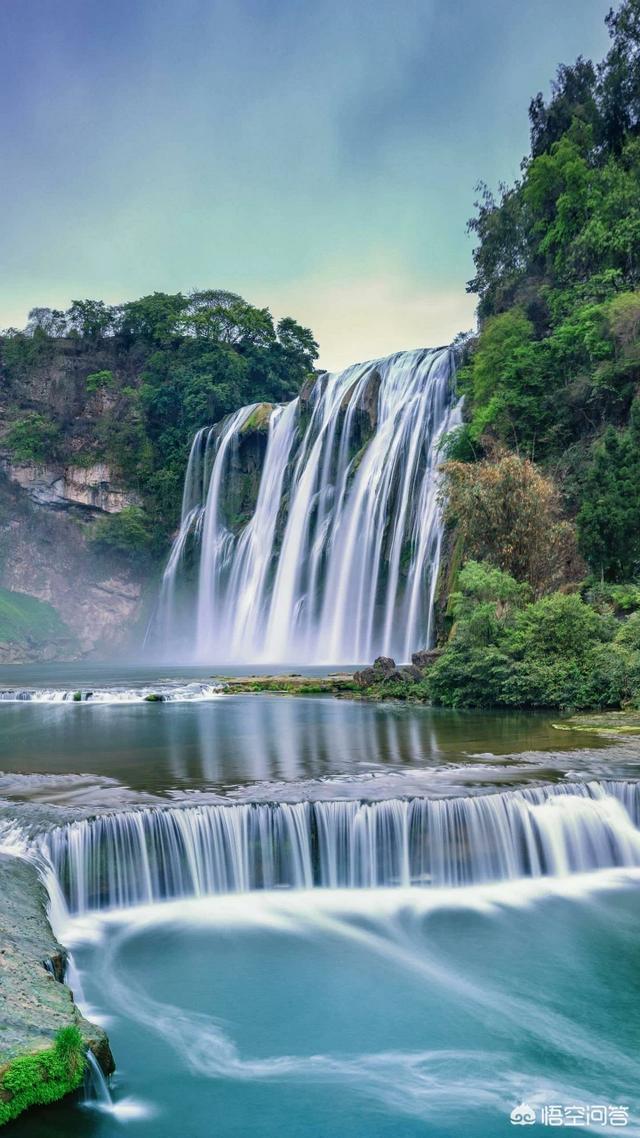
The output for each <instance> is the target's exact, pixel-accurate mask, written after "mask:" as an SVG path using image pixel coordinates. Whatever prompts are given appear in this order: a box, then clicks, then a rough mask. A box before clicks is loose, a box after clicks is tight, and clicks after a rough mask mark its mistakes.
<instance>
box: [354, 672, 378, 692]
mask: <svg viewBox="0 0 640 1138" xmlns="http://www.w3.org/2000/svg"><path fill="white" fill-rule="evenodd" d="M379 679H380V675H379V673H378V672H376V671H375V670H374V669H373V668H363V669H362V671H360V672H354V673H353V680H354V683H356V684H357V685H358V687H360V688H370V687H372V685H373V684H375V683H377V682H378V680H379Z"/></svg>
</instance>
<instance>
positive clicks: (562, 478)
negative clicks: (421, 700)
mask: <svg viewBox="0 0 640 1138" xmlns="http://www.w3.org/2000/svg"><path fill="white" fill-rule="evenodd" d="M606 22H607V25H608V28H609V32H610V35H611V47H610V50H609V52H608V54H607V56H606V58H605V59H604V61H603V62H602V63H601V64H599V65H597V66H596V65H594V64H592V63H591V62H589V61H587V60H584V59H581V58H580V59H578V60H577V61H576V63H575V64H574V65H573V66H565V65H563V66H561V67H560V68H559V70H558V73H557V77H556V80H555V82H554V84H553V87H552V93H551V97H550V98H549V100H548V101H545V99H544V98H543V96H542V95H537V96H536V98H535V99H533V101H532V103H531V105H530V108H529V117H530V123H531V153H530V154H529V156H528V157H527V158H525V160H524V161H523V163H522V174H521V177H520V179H519V180H518V181H517V182H516V183H515V185H513V186H501V187H500V192H499V194H498V196H497V197H496V196H494V195H493V194H492V193H491V192H490V191H489V190H488V189H487V188H486V187H484V186H483V187H481V193H480V200H479V202H478V203H477V214H476V217H475V218H474V219H473V220H472V221H471V222H470V229H471V231H472V232H473V233H474V234H475V236H476V238H477V239H478V240H477V247H476V249H475V253H474V260H475V268H476V274H475V277H474V279H473V280H472V281H470V282H469V290H470V291H472V292H474V293H476V294H477V295H478V298H479V332H478V335H477V336H476V337H474V338H473V339H472V340H470V341H469V342H468V343H467V345H466V349H465V352H464V360H463V366H462V368H461V371H460V375H459V382H460V388H461V391H462V392H463V393H464V394H465V396H466V399H465V422H464V424H463V425H462V427H460V428H458V429H457V431H456V432H454V434H453V435H452V436H450V437H449V439H448V440H447V443H446V452H447V453H446V458H447V461H446V462H445V464H444V475H445V479H444V486H443V497H444V500H445V502H446V511H447V518H448V521H449V525H450V527H451V529H452V531H453V532H454V533H455V535H456V545H455V550H456V559H457V564H462V565H465V562H467V564H466V566H465V567H464V568H463V569H462V571H461V572H460V574H459V578H458V582H457V585H456V584H455V583H454V589H455V592H454V593H453V594H452V596H451V597H450V598H449V600H448V609H447V615H448V624H449V630H450V635H449V640H448V641H447V643H446V645H445V650H444V653H443V655H442V656H441V658H440V659H439V660H438V662H437V664H435V665H434V667H433V668H432V669H431V670H430V672H429V677H428V688H429V695H430V697H431V698H433V699H434V700H436V701H437V702H441V703H446V704H451V705H453V706H469V705H476V706H478V705H479V706H490V705H504V706H514V705H518V706H559V707H579V708H582V707H616V706H619V705H621V704H623V705H626V704H630V705H637V704H638V701H639V700H640V655H639V654H638V648H639V643H638V623H637V621H638V619H639V617H638V615H637V613H636V612H635V610H636V609H638V608H640V605H639V604H638V598H639V597H640V590H639V589H638V588H637V587H636V584H635V582H636V581H637V579H638V577H639V575H640V391H639V385H640V0H625V2H624V3H623V4H622V5H621V6H620V8H619V9H618V10H617V11H615V12H614V11H612V12H611V13H610V14H609V16H608V17H607V21H606ZM470 559H474V560H470ZM479 562H481V563H479ZM454 578H455V574H454ZM616 589H617V590H618V597H616ZM620 592H621V593H622V594H624V595H625V596H626V597H627V601H629V598H633V599H632V600H631V601H630V603H629V604H628V605H627V608H626V614H625V612H624V611H623V607H622V606H621V605H620V604H619V595H620ZM630 609H632V610H634V611H633V613H632V615H630V616H628V619H625V615H628V613H629V610H630Z"/></svg>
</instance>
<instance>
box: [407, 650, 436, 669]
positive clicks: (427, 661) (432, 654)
mask: <svg viewBox="0 0 640 1138" xmlns="http://www.w3.org/2000/svg"><path fill="white" fill-rule="evenodd" d="M441 655H442V648H424V649H423V650H422V652H414V653H413V654H412V656H411V663H412V664H413V666H414V668H419V669H420V671H425V670H426V669H427V668H430V667H431V666H432V664H435V662H436V660H437V659H438V658H439V657H440V656H441Z"/></svg>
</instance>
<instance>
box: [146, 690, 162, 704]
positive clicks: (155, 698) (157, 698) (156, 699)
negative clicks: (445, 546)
mask: <svg viewBox="0 0 640 1138" xmlns="http://www.w3.org/2000/svg"><path fill="white" fill-rule="evenodd" d="M144 701H145V703H164V696H163V695H158V693H157V692H150V693H149V695H145V697H144Z"/></svg>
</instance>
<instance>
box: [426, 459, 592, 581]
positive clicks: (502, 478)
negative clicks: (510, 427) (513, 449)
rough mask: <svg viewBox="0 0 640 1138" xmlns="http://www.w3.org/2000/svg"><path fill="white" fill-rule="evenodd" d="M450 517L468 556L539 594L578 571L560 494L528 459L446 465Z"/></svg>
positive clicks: (570, 577)
mask: <svg viewBox="0 0 640 1138" xmlns="http://www.w3.org/2000/svg"><path fill="white" fill-rule="evenodd" d="M442 470H443V473H444V485H443V496H444V501H445V509H446V517H447V520H448V521H449V523H450V524H453V525H456V526H458V528H459V531H460V533H461V535H462V540H463V545H464V549H465V552H466V554H467V556H470V557H473V558H477V559H481V560H487V561H489V562H490V563H491V564H493V565H496V566H497V567H498V568H499V569H501V570H503V571H504V572H505V573H509V574H510V575H511V576H513V577H514V578H515V579H516V580H517V581H526V582H528V583H529V585H530V586H531V587H532V589H533V591H534V593H535V594H536V595H540V594H541V593H543V592H545V591H547V590H549V589H550V588H553V587H554V586H557V585H558V584H560V583H562V582H564V581H568V580H569V581H570V580H573V579H575V578H576V577H577V576H578V575H579V572H580V568H581V567H580V564H579V560H578V558H577V556H576V549H575V536H574V529H573V526H572V525H571V524H570V523H568V522H566V521H564V520H563V519H562V513H561V507H560V498H559V494H558V491H557V489H556V487H555V485H554V484H553V482H552V481H551V479H549V478H545V477H544V475H543V474H541V472H540V471H539V470H538V469H537V467H535V466H534V464H533V463H532V462H530V461H529V460H528V459H522V458H519V457H518V456H517V455H514V454H503V455H502V456H501V457H500V458H499V459H498V460H497V461H495V462H491V461H488V460H484V461H482V462H477V463H463V462H447V463H445V464H444V466H443V468H442Z"/></svg>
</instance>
